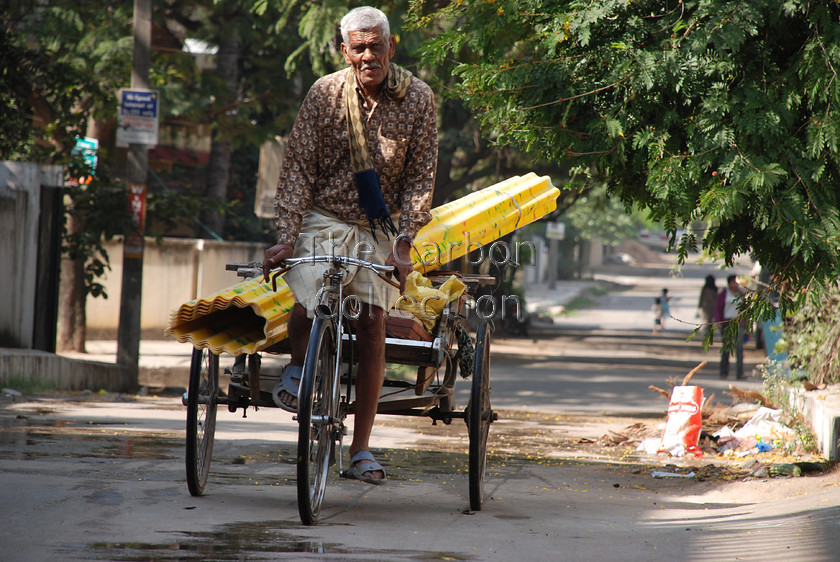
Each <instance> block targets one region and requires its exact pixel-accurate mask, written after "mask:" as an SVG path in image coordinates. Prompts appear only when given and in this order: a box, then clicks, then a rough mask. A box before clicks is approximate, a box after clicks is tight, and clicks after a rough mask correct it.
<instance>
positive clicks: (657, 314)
mask: <svg viewBox="0 0 840 562" xmlns="http://www.w3.org/2000/svg"><path fill="white" fill-rule="evenodd" d="M650 310H651V312H653V333H654V334H658V333H659V332H661V331H662V299H661V298H659V297H654V299H653V306H652V307H650Z"/></svg>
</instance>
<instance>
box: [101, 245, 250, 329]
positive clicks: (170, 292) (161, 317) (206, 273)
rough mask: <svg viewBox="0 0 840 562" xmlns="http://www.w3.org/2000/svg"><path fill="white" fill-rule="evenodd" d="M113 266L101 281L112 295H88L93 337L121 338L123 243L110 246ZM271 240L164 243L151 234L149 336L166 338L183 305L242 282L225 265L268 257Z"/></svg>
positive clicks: (146, 299)
mask: <svg viewBox="0 0 840 562" xmlns="http://www.w3.org/2000/svg"><path fill="white" fill-rule="evenodd" d="M105 248H106V251H107V252H108V256H109V257H110V260H111V270H110V271H109V272H108V273H107V275H106V277H105V278H104V279H102V280H100V282H101V283H102V284H103V285H104V286H105V291H106V293H107V294H108V298H107V299H102V298H88V299H87V304H86V309H85V312H86V314H87V329H88V334H87V336H88V339H89V340H96V339H116V337H117V328H118V325H119V315H120V294H121V291H122V258H123V249H122V242H121V241H112V242H108V243H107V244H106V245H105ZM264 252H265V244H259V243H248V242H216V241H211V240H196V239H183V238H164V239H163V241H162V243H161V244H158V243H157V242H156V241H155V239H153V238H147V239H146V247H145V250H144V252H143V294H142V296H141V308H142V311H141V314H140V328H141V330H142V332H143V338H144V339H163V330H164V329H165V328H166V327H167V326H168V324H169V314H170V312H171V311H173V310H175V309H177V308H178V307H180V306H181V305H182V304H183V303H185V302H187V301H190V300H193V299H195V298H198V297H206V296H208V295H211V294H213V293H215V292H217V291H219V290H221V289H224V288H226V287H229V286H231V285H236V284H237V283H240V282H241V281H242V278H240V277H237V276H236V273H235V272H233V271H226V270H225V265H226V264H228V263H234V262H248V261H262V258H263V253H264Z"/></svg>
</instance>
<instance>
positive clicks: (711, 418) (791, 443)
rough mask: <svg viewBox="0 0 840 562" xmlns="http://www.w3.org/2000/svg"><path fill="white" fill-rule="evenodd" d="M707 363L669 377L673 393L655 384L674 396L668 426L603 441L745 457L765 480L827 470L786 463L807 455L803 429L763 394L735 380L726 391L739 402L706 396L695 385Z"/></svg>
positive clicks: (639, 428) (648, 450) (667, 453)
mask: <svg viewBox="0 0 840 562" xmlns="http://www.w3.org/2000/svg"><path fill="white" fill-rule="evenodd" d="M705 366H706V362H705V361H704V362H702V363H700V364H699V365H698V366H697V367H695V368H694V369H692V370H691V371H690V372H689V373H688V374H687V375H686V376H685V377H684V378H683V380H682V381H681V384H678V383H677V381H673V380H669V381H667V382H668V384H669V385H670V386H671V390H670V391H668V390H665V389H662V388H658V387H656V386H653V385H651V386H650V387H649V388H650V389H651V390H652V391H654V392H657V393H659V394H661V395H662V396H663V397H665V398H667V399H668V400H669V405H668V414H667V419H666V421H665V422H664V423H663V424H659V425H658V426H657V427H652V426H650V425H649V424H644V423H636V424H633V425H631V426H628V427H626V428H625V429H623V430H622V431H619V432H614V431H610V432H608V433H607V434H606V435H604V436H602V437H601V439H600V440H599V441H600V442H601V444H603V445H607V446H618V445H621V446H631V447H635V448H636V451H639V452H643V453H645V454H648V455H655V456H657V457H660V458H668V459H674V458H681V457H686V458H694V459H699V458H707V459H708V458H710V457H712V458H720V459H731V460H733V461H734V460H738V459H744V461H745V462H744V464H745V465H746V466H749V467H750V471H751V473H752V475H753V476H755V477H760V478H764V477H768V476H800V475H801V474H802V473H803V472H810V471H814V470H822V468H823V465H822V464H821V463H818V462H780V461H789V460H790V458H789V457H790V456H791V455H793V456H795V457H798V458H799V459H801V458H802V457H803V456H805V455H806V451H804V450H803V449H802V446H801V442H802V439H801V436H800V435H799V434H798V432H797V431H796V430H794V429H792V428H790V427H788V426H786V425H784V424H783V423H782V410H781V409H780V408H778V407H777V406H776V405H775V404H773V403H772V401H770V400H768V399H767V397H765V396H764V395H762V394H761V393H760V392H756V391H752V390H743V389H740V388H738V387H736V386H735V385H732V384H730V385H729V392H725V393H724V394H726V395H728V396H730V397H732V398H733V404H732V405H730V406H725V405H722V404H718V403H716V402H715V400H714V398H715V396H714V394H712V395H710V396H708V397H704V396H703V389H702V388H701V387H699V386H694V385H690V384H689V383H690V381H691V378H692V377H693V376H694V375H695V374H696V373H697V372H699V371H700V370H701V369H702V368H703V367H705ZM762 461H767V462H762ZM742 468H745V467H742ZM692 476H693V474H692Z"/></svg>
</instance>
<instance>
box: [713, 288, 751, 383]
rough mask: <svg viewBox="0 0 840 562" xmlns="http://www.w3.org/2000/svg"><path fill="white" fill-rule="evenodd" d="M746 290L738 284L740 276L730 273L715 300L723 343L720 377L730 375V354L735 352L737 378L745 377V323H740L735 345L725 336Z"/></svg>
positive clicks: (716, 317)
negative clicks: (725, 331)
mask: <svg viewBox="0 0 840 562" xmlns="http://www.w3.org/2000/svg"><path fill="white" fill-rule="evenodd" d="M743 295H744V290H743V289H742V288H741V286H740V285H738V278H737V277H736V276H734V275H730V276H729V277H727V278H726V287H724V288H723V289H721V291H720V292H719V293H718V296H717V300H716V301H715V322H716V323H717V326H718V328H719V329H720V333H721V338H722V341H723V345H722V347H721V351H720V378H722V379H725V378H726V377H728V376H729V356H730V355H731V354H732V352H735V378H737V379H742V378H744V323H743V322H740V323H739V324H738V339H737V340H736V341H735V345H734V346H733V345H732V342H730V341H727V339H726V338H725V337H724V330H725V329H726V327H727V326H728V325H729V323H730V322H732V320H733V319H735V317H736V316H737V315H738V303H739V302H740V300H741V299H742V298H743Z"/></svg>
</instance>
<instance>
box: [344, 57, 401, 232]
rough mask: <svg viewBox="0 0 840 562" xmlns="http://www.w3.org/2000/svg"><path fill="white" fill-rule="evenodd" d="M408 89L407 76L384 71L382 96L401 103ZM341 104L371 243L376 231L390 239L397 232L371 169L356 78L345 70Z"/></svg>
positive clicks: (397, 70) (394, 67) (396, 70)
mask: <svg viewBox="0 0 840 562" xmlns="http://www.w3.org/2000/svg"><path fill="white" fill-rule="evenodd" d="M410 86H411V73H410V72H408V71H407V70H405V69H402V68H400V67H399V66H397V65H395V64H392V65H391V66H390V67H389V68H388V78H387V81H386V83H385V92H386V94H387V95H389V96H391V97H393V98H395V99H402V98H404V97H405V95H406V94H407V93H408V88H409V87H410ZM344 104H345V107H346V110H347V132H348V135H347V136H348V138H349V140H350V164H351V166H352V167H353V177H354V179H355V182H356V189H357V191H358V193H359V205H360V206H361V207H362V208H363V209H364V210H365V214H366V215H367V219H368V222H369V223H370V233H371V234H372V235H373V239H374V240H376V229H377V227H378V228H379V229H380V230H381V231H382V233H383V234H384V235H385V238H386V239H390V236H389V235H394V236H396V235H397V228H396V227H395V226H394V222H393V221H392V220H391V214H390V213H389V212H388V207H387V205H386V204H385V199H384V197H383V196H382V186H381V185H380V184H379V176H378V175H377V174H376V170H374V168H373V157H371V155H370V149H369V148H368V143H367V136H366V135H365V118H364V116H363V115H362V108H361V106H360V104H359V95H358V94H357V93H356V76H355V74H354V73H353V69H352V68H348V69H347V78H346V79H345V81H344Z"/></svg>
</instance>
